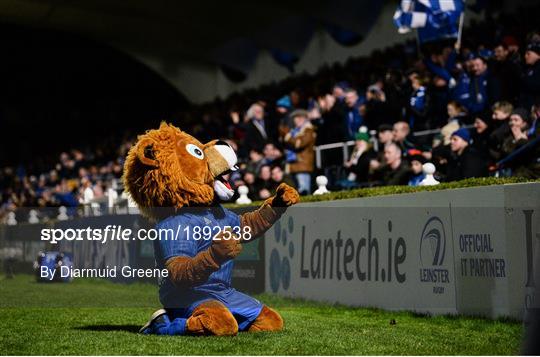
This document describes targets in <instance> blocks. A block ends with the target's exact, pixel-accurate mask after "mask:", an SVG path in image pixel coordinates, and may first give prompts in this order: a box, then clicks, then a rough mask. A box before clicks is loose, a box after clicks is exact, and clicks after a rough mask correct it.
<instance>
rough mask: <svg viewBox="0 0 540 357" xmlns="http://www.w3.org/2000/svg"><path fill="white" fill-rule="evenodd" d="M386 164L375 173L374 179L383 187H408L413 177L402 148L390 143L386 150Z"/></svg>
mask: <svg viewBox="0 0 540 357" xmlns="http://www.w3.org/2000/svg"><path fill="white" fill-rule="evenodd" d="M384 160H385V164H384V165H383V166H381V167H380V168H379V169H378V170H376V171H375V172H374V179H375V181H377V182H378V183H380V184H382V185H406V184H408V183H409V179H410V176H411V172H410V168H409V166H408V164H407V162H406V161H405V160H404V159H403V158H402V154H401V148H400V147H399V146H398V145H397V144H396V143H390V144H388V145H386V146H385V148H384Z"/></svg>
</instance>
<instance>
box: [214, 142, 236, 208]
mask: <svg viewBox="0 0 540 357" xmlns="http://www.w3.org/2000/svg"><path fill="white" fill-rule="evenodd" d="M213 149H214V150H215V152H216V153H217V155H216V156H213V155H212V154H211V153H212V151H209V152H208V153H209V157H210V158H213V160H211V161H210V169H211V171H213V172H214V174H215V177H214V191H215V193H216V194H217V195H218V197H219V198H220V199H221V200H223V201H228V200H230V199H231V198H232V197H233V196H234V190H233V189H232V187H231V184H230V183H229V181H227V179H225V176H226V175H228V174H230V173H231V172H232V171H236V170H238V166H237V165H236V163H237V162H238V158H237V157H236V153H235V152H234V150H233V149H232V148H231V147H230V145H229V144H227V143H226V142H224V141H221V140H218V141H217V142H216V143H215V144H214V146H213Z"/></svg>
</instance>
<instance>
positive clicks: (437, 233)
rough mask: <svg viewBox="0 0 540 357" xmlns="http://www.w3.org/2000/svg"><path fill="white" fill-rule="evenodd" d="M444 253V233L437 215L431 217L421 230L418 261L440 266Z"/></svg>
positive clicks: (424, 264) (423, 263)
mask: <svg viewBox="0 0 540 357" xmlns="http://www.w3.org/2000/svg"><path fill="white" fill-rule="evenodd" d="M445 253H446V234H445V232H444V225H443V223H442V221H441V220H440V219H439V217H431V218H430V219H429V220H428V221H427V223H426V225H425V226H424V230H423V231H422V237H421V241H420V263H422V265H423V266H427V265H432V266H441V265H443V263H444V256H445Z"/></svg>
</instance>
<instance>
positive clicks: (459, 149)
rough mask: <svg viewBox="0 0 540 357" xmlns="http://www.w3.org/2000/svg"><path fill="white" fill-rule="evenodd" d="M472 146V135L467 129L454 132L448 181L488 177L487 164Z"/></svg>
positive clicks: (451, 140) (448, 167)
mask: <svg viewBox="0 0 540 357" xmlns="http://www.w3.org/2000/svg"><path fill="white" fill-rule="evenodd" d="M470 144H471V134H470V132H469V130H468V129H467V128H460V129H458V130H456V131H454V133H453V134H452V137H451V139H450V149H451V150H452V156H451V158H450V160H449V161H448V166H447V176H446V180H447V181H458V180H463V179H466V178H470V177H484V176H487V174H488V170H487V162H486V161H485V159H484V158H483V157H482V155H481V154H479V153H478V151H476V149H475V148H473V147H472V146H471V145H470Z"/></svg>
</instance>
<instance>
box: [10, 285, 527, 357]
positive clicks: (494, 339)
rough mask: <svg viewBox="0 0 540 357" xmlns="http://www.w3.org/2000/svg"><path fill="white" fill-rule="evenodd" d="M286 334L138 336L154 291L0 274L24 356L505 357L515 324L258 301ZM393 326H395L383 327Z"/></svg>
mask: <svg viewBox="0 0 540 357" xmlns="http://www.w3.org/2000/svg"><path fill="white" fill-rule="evenodd" d="M258 298H259V299H260V300H262V301H263V302H265V303H266V304H268V305H269V306H272V307H275V308H276V309H277V310H278V311H279V312H280V313H281V314H282V316H283V318H284V320H285V329H284V331H281V332H275V333H258V334H249V333H240V334H239V335H238V336H236V337H193V336H143V335H139V334H137V333H136V331H137V330H138V329H139V327H140V326H141V325H142V324H143V323H145V322H146V320H147V318H148V316H149V315H150V314H151V313H152V312H153V311H154V310H155V309H156V308H158V307H159V306H158V302H157V287H156V286H154V285H151V284H142V283H137V284H130V285H125V284H115V283H111V282H107V281H100V280H84V279H79V280H76V281H74V282H73V283H71V284H39V283H36V282H34V279H33V277H31V276H29V275H19V276H17V277H16V278H15V279H4V278H3V277H0V323H1V324H0V326H1V327H0V351H1V353H2V354H9V355H11V354H16V355H17V354H19V355H20V354H25V355H36V354H39V355H43V354H44V355H49V354H59V355H137V354H145V355H182V354H189V355H219V354H226V355H229V354H234V355H245V354H250V355H258V354H265V355H274V354H278V355H291V354H293V355H305V354H315V355H344V354H347V355H351V354H360V355H364V354H370V355H374V354H375V355H386V354H390V355H404V354H409V355H424V354H428V355H433V354H435V355H453V354H458V355H486V354H487V355H507V354H518V353H519V351H520V344H521V338H522V324H521V323H519V322H515V321H504V320H497V321H491V320H486V319H481V318H467V317H444V316H438V317H428V316H419V315H415V314H412V313H408V312H387V311H382V310H378V309H367V308H350V307H345V306H338V305H329V304H322V303H314V302H306V301H302V300H295V299H284V298H279V297H276V296H272V295H266V294H265V295H261V296H258ZM392 320H395V324H394V323H391V321H392Z"/></svg>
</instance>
